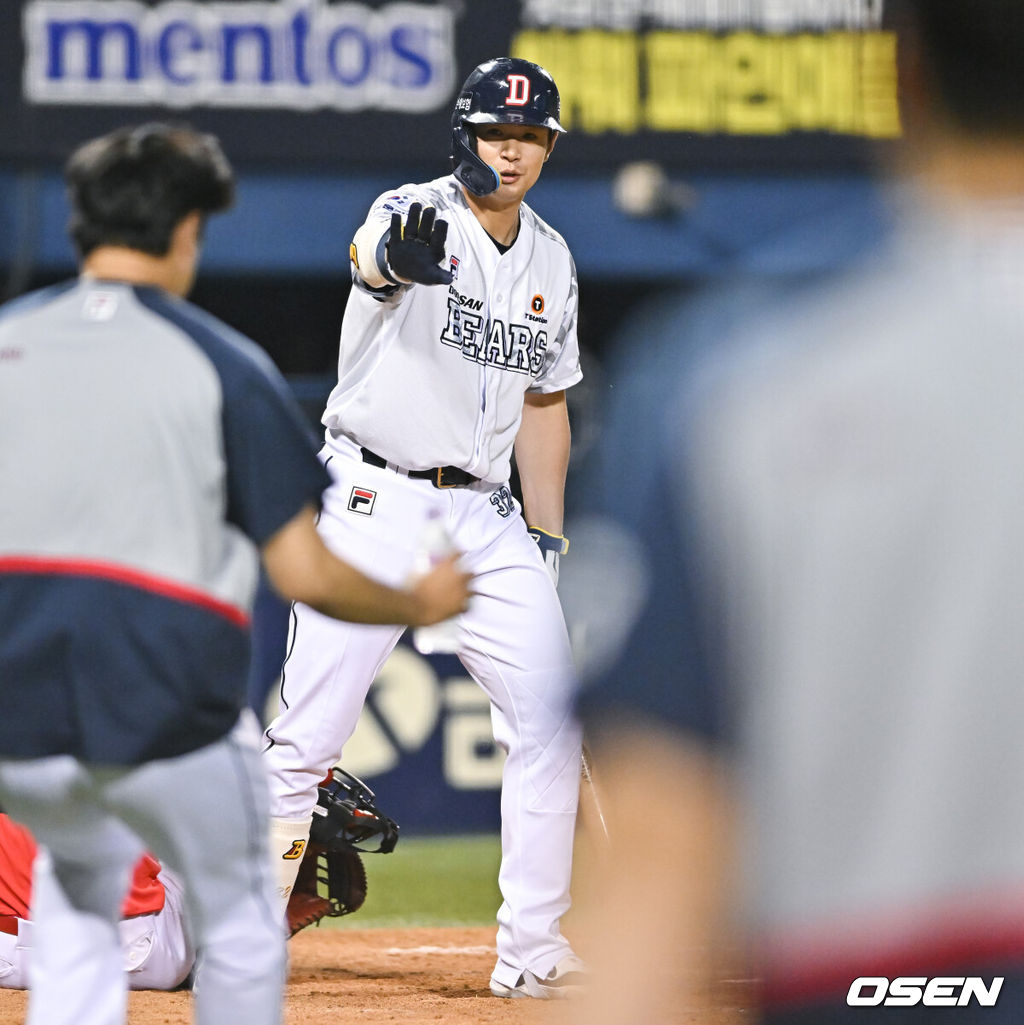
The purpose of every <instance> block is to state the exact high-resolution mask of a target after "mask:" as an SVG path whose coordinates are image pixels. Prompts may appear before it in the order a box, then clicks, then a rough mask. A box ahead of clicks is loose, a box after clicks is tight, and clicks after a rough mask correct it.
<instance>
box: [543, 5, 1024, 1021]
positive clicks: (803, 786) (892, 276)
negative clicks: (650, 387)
mask: <svg viewBox="0 0 1024 1025" xmlns="http://www.w3.org/2000/svg"><path fill="white" fill-rule="evenodd" d="M911 6H912V7H913V13H914V16H915V20H916V22H917V25H916V28H917V32H916V33H915V34H914V35H913V39H912V41H913V43H914V44H915V47H914V52H913V54H912V56H913V57H915V58H916V61H917V63H916V64H915V65H914V67H915V70H916V73H917V74H916V76H915V77H914V79H913V81H912V82H911V83H910V84H911V86H912V88H911V91H910V92H909V93H908V97H907V99H908V105H907V111H908V115H909V132H908V146H907V151H908V152H907V154H906V156H907V157H908V165H907V167H906V177H905V179H904V180H903V182H902V185H903V188H902V189H900V190H898V191H901V192H902V193H903V196H902V199H903V200H904V201H905V206H904V209H902V211H901V214H900V218H899V220H898V229H897V231H896V232H895V234H894V239H893V241H892V245H891V249H890V250H887V251H886V252H885V253H884V254H883V255H882V256H881V257H880V258H879V259H877V261H876V263H875V265H874V266H873V267H872V268H871V269H870V270H867V271H860V272H857V273H856V274H855V275H851V276H849V277H847V278H846V279H845V280H843V281H841V282H839V283H833V285H832V286H830V287H829V289H828V290H827V291H824V290H818V291H816V292H815V293H814V294H813V296H811V297H809V298H807V300H806V301H805V302H804V303H802V304H801V305H800V306H799V307H798V308H796V309H793V308H790V309H789V310H787V311H786V312H785V313H781V312H780V313H779V314H778V315H774V316H773V315H770V314H764V315H762V316H761V317H760V318H759V319H758V320H757V322H756V323H754V322H751V327H750V329H749V330H747V331H745V332H741V335H742V337H740V338H739V339H737V340H736V341H737V344H733V345H728V346H725V347H724V351H723V346H722V345H721V344H720V345H717V346H716V351H715V352H714V354H713V357H712V361H711V362H712V363H713V365H709V366H704V367H702V368H701V369H700V370H699V371H698V372H697V373H696V374H691V373H681V374H680V376H679V380H678V382H677V384H678V386H677V388H676V399H675V400H674V401H673V402H672V403H669V404H668V407H667V408H662V407H660V406H658V407H657V408H656V409H655V411H654V412H653V413H652V414H651V415H650V416H651V419H650V420H649V421H648V425H647V427H648V429H649V430H650V431H651V434H650V435H649V436H648V437H647V438H646V441H645V444H649V445H651V446H653V448H654V454H650V455H649V456H648V457H647V459H646V462H647V465H648V466H650V468H651V469H650V472H649V474H648V476H647V477H646V478H644V477H641V478H640V479H637V475H636V474H635V473H634V474H633V476H632V477H631V479H630V481H629V484H630V489H629V490H630V501H629V502H628V503H625V502H623V501H622V496H621V493H620V494H619V495H618V496H615V495H610V496H609V497H608V499H607V500H606V501H605V507H604V509H603V512H604V513H605V514H606V516H605V518H604V519H603V520H602V521H601V523H600V524H599V525H598V526H597V527H596V528H594V529H595V530H596V533H595V534H593V535H592V536H591V535H590V534H589V533H585V532H584V531H583V530H582V529H581V528H580V526H579V525H578V524H577V525H575V527H574V534H575V535H576V537H577V539H578V540H577V547H578V548H579V549H580V550H583V551H586V550H587V549H588V547H591V548H593V539H594V537H600V538H602V539H603V545H602V548H601V558H602V559H603V560H604V561H605V562H606V563H607V564H608V566H609V569H608V583H607V585H606V586H605V588H604V589H603V590H602V589H601V588H600V587H593V586H592V588H591V589H592V591H593V592H596V593H598V594H599V595H600V601H601V603H602V605H607V604H608V603H609V601H610V599H609V595H613V596H615V604H616V608H615V609H614V610H613V611H614V612H615V613H616V616H617V620H618V621H617V622H610V621H608V620H602V618H601V609H600V608H596V607H595V608H591V609H586V608H585V607H581V606H580V605H579V604H578V603H577V606H576V607H575V608H574V607H573V606H572V605H571V604H570V603H571V601H572V598H573V589H572V588H571V586H570V580H569V579H564V580H563V583H564V584H565V585H566V591H565V593H564V594H563V597H564V599H565V601H566V604H567V611H568V613H569V616H570V621H571V620H572V619H573V618H580V617H582V619H583V620H584V622H585V623H586V626H587V630H588V637H590V638H596V639H597V640H598V641H599V642H600V644H601V645H603V646H605V647H606V648H608V647H610V648H611V649H613V650H605V651H604V652H603V653H602V652H600V651H599V652H598V654H599V655H600V656H601V657H600V658H599V664H598V665H597V666H596V667H594V670H593V674H592V675H593V677H594V678H593V681H592V685H591V686H590V687H589V689H585V691H584V693H583V696H582V698H581V704H582V710H583V713H584V717H585V725H586V729H587V730H588V735H589V736H590V738H591V744H592V747H593V753H594V763H595V766H596V768H597V770H598V771H599V773H600V780H601V782H602V783H603V785H604V788H605V793H604V798H605V801H606V814H607V818H608V820H609V828H610V830H611V833H612V842H613V851H612V854H611V856H610V857H609V859H608V872H609V875H610V876H612V875H613V876H614V879H615V880H616V881H615V882H614V883H613V882H612V880H611V878H607V879H604V880H601V881H600V885H599V886H598V891H599V893H600V894H601V905H600V906H597V905H596V904H595V903H594V901H593V900H592V899H591V900H590V901H588V904H589V905H590V909H591V913H592V915H593V918H594V921H593V922H592V923H591V928H592V930H593V931H592V935H591V943H592V945H594V946H597V947H603V950H598V951H596V952H594V951H588V952H591V953H593V954H594V957H595V971H596V975H597V986H596V990H595V992H594V993H593V1000H592V1002H591V1003H590V1004H588V1005H587V1006H586V1007H585V1008H584V1009H583V1010H582V1011H581V1016H580V1018H579V1021H580V1022H586V1023H588V1025H604V1023H607V1025H611V1023H615V1025H621V1023H623V1022H629V1021H636V1022H655V1021H657V1022H660V1023H665V1022H676V1021H680V1022H681V1021H687V1022H689V1021H691V1020H701V1021H713V1022H718V1021H719V1020H722V1019H720V1018H718V1017H714V1016H711V1015H709V1014H708V1013H707V1011H706V1008H705V1013H704V1015H703V1016H701V1017H698V1018H694V1017H693V1012H694V1009H695V1008H697V1007H700V1006H701V1001H702V1000H703V1001H705V1003H706V1002H707V999H708V996H707V984H708V983H710V982H711V981H713V980H714V979H715V977H716V975H717V976H718V977H719V978H720V977H721V973H722V972H723V970H728V967H727V962H725V961H723V960H722V959H721V952H722V951H723V949H725V950H728V951H735V950H737V949H745V950H748V951H749V954H750V957H751V965H752V968H751V969H750V971H751V972H752V974H753V976H754V977H755V978H756V979H757V981H758V986H757V1002H758V1004H759V1008H758V1013H759V1014H760V1015H761V1017H762V1019H763V1020H765V1021H769V1022H772V1023H777V1025H781V1023H786V1025H796V1023H807V1025H812V1023H813V1025H835V1023H844V1022H847V1021H850V1022H856V1023H857V1025H866V1023H871V1022H875V1021H878V1022H885V1023H889V1025H891V1023H893V1022H926V1021H928V1022H930V1021H933V1020H936V1017H937V1018H938V1020H942V1021H945V1020H950V1021H956V1022H957V1023H966V1022H975V1021H978V1022H984V1023H986V1025H996V1023H1000V1022H1011V1021H1012V1022H1019V1021H1021V1020H1022V1016H1024V973H1022V966H1024V803H1022V800H1021V791H1022V789H1024V745H1022V744H1021V742H1020V729H1021V723H1022V722H1024V686H1022V679H1024V629H1022V622H1024V517H1022V515H1021V510H1022V509H1024V446H1022V444H1021V437H1022V436H1024V402H1022V396H1024V104H1022V103H1021V102H1020V95H1021V88H1020V87H1021V83H1022V74H1021V70H1020V67H1021V65H1020V54H1021V53H1022V52H1024V6H1022V5H1020V4H1019V3H1016V2H1013V0H977V2H974V3H969V4H968V3H953V2H948V0H941V2H940V0H920V2H918V3H916V4H913V5H911ZM683 341H684V340H683V339H679V344H680V345H682V344H683ZM655 343H657V339H655ZM634 359H637V356H636V354H635V353H634ZM660 370H661V371H662V372H663V371H664V367H663V366H662V367H661V368H660ZM643 374H644V370H643V369H641V370H640V371H638V378H639V380H640V381H641V382H642V381H643V379H644V378H643ZM635 384H636V381H635V380H634V382H633V385H635ZM624 390H625V391H627V392H630V382H629V381H626V382H624ZM636 390H637V389H636V388H635V387H634V388H633V393H635V391H636ZM653 406H654V404H653V403H652V404H651V406H649V407H648V408H653ZM641 429H643V427H642V426H640V425H638V424H637V412H636V407H635V406H634V408H632V409H631V410H626V409H622V410H620V411H619V419H618V420H616V419H615V418H614V417H613V420H612V423H611V426H610V430H609V431H608V440H607V442H606V444H607V445H608V446H609V447H608V449H607V450H606V451H607V458H608V466H609V467H616V466H624V465H634V464H631V463H630V462H629V459H628V452H627V451H626V450H627V449H632V448H634V447H636V446H637V433H638V430H641ZM616 445H618V446H619V447H618V448H616ZM627 505H628V508H626V509H625V510H623V507H624V506H627ZM592 558H596V556H592ZM566 576H568V575H566ZM590 583H591V585H593V580H590ZM595 605H596V603H595ZM623 622H624V623H625V624H628V626H623V625H621V624H622V623H623ZM616 630H619V632H620V633H627V634H628V635H627V636H625V637H624V639H623V640H622V643H621V644H612V643H611V642H610V640H609V638H610V637H611V635H612V634H614V632H615V631H616ZM733 794H735V801H734V798H733V796H732V795H733ZM732 808H736V809H738V814H736V815H735V816H733V814H732V811H731V809H732ZM730 820H732V823H733V824H732V825H731V826H730ZM731 863H735V864H736V866H737V868H738V871H737V872H736V874H735V875H734V874H733V873H732V871H731V869H730V865H731ZM737 880H738V881H737ZM617 893H621V894H623V896H622V897H621V898H620V899H617V898H616V897H615V894H617ZM730 925H731V926H732V927H733V928H735V929H736V931H735V932H733V933H732V934H731V936H729V933H728V932H727V926H730ZM724 936H729V938H728V939H727V940H726V941H725V942H727V943H728V947H725V946H724V944H723V937H724ZM581 947H582V943H581ZM723 966H725V967H723ZM908 977H909V978H908ZM897 979H899V980H900V981H899V982H896V980H897ZM702 984H704V985H703V987H702ZM936 1007H940V1008H941V1009H942V1010H941V1011H939V1012H938V1015H937V1012H936V1010H935V1008H936ZM745 1020H750V1015H749V1014H748V1015H746V1016H745Z"/></svg>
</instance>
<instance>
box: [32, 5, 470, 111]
mask: <svg viewBox="0 0 1024 1025" xmlns="http://www.w3.org/2000/svg"><path fill="white" fill-rule="evenodd" d="M453 22H454V15H453V12H452V8H450V7H448V6H446V5H442V4H439V5H423V4H412V3H393V4H386V5H384V6H381V7H377V8H370V7H368V6H365V5H364V4H360V3H340V4H332V5H328V4H326V3H324V2H322V0H290V2H261V0H251V2H244V3H225V2H221V3H197V2H191V0H169V2H166V3H158V4H156V5H154V6H149V5H147V4H143V3H139V2H136V0H107V2H102V0H32V2H30V3H27V4H25V6H24V8H23V35H24V44H25V61H24V72H23V76H24V77H23V95H24V96H25V98H26V99H27V100H29V101H30V102H31V103H36V104H86V105H114V106H162V107H179V108H182V107H234V108H279V109H293V110H313V109H317V108H328V109H333V110H343V111H357V110H369V109H377V110H396V111H402V112H404V113H414V112H417V111H428V110H434V109H436V108H437V107H439V106H441V105H442V104H444V103H445V102H446V101H447V99H448V97H449V96H450V94H451V93H452V90H453V88H454V87H455V85H457V83H456V82H455V76H456V68H455V56H454V48H455V42H454V35H455V33H454V24H453Z"/></svg>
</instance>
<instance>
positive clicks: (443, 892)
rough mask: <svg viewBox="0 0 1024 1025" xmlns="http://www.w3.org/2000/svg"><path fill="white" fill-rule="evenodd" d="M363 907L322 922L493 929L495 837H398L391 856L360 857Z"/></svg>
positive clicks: (375, 926) (366, 926) (497, 896)
mask: <svg viewBox="0 0 1024 1025" xmlns="http://www.w3.org/2000/svg"><path fill="white" fill-rule="evenodd" d="M362 859H363V864H364V865H365V866H366V879H367V888H366V903H365V904H363V906H362V907H361V908H360V909H359V910H358V911H357V912H355V913H354V914H351V915H345V916H343V917H342V918H329V919H324V920H323V922H322V925H331V926H334V927H335V928H338V929H383V928H388V929H393V928H408V927H410V926H450V925H493V924H494V916H495V914H496V913H497V911H498V906H499V905H500V904H501V895H500V894H499V892H498V863H499V861H500V860H501V843H500V840H499V838H498V837H497V836H480V835H473V836H445V837H407V836H403V837H402V838H401V840H399V842H398V846H397V847H396V848H395V849H394V851H393V852H392V853H391V854H364V855H362Z"/></svg>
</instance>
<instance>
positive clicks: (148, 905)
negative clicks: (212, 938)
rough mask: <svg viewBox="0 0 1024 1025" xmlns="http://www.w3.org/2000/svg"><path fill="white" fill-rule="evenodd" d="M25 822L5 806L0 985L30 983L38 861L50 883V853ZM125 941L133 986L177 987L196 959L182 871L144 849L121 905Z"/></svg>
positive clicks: (0, 848) (0, 831)
mask: <svg viewBox="0 0 1024 1025" xmlns="http://www.w3.org/2000/svg"><path fill="white" fill-rule="evenodd" d="M37 853H39V848H38V847H37V846H36V842H35V840H34V839H33V838H32V834H31V833H30V832H29V831H28V830H27V829H25V827H24V826H21V825H19V824H18V823H16V822H13V821H12V820H11V819H10V818H8V817H7V816H6V815H4V814H3V813H2V812H0V988H4V989H25V988H27V986H28V962H29V959H30V958H31V957H32V916H31V907H32V890H33V865H35V869H34V871H35V873H36V885H43V886H46V885H48V873H49V872H50V868H49V857H48V856H46V854H45V852H43V853H42V856H41V857H39V858H37ZM121 916H122V917H121V924H120V933H121V947H122V950H123V951H124V970H125V971H126V972H127V973H128V985H129V987H130V988H131V989H174V988H176V987H177V986H180V985H181V984H182V983H183V982H184V981H185V979H186V978H188V975H189V973H190V972H191V970H192V966H193V964H194V963H195V956H196V953H195V948H194V947H193V945H192V942H191V940H190V939H189V936H188V929H187V928H186V925H185V919H184V901H183V896H182V889H181V884H180V882H179V881H178V879H177V877H176V876H175V875H174V874H173V873H172V872H170V871H169V870H168V869H166V868H164V867H163V866H162V865H161V864H160V862H159V861H157V860H156V858H154V857H152V856H151V855H149V854H144V855H143V856H142V857H141V858H140V859H139V860H138V862H137V863H136V865H135V872H134V875H133V876H132V881H131V887H130V889H129V890H128V893H127V895H126V896H125V899H124V903H123V904H122V906H121Z"/></svg>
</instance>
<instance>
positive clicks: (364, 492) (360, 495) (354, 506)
mask: <svg viewBox="0 0 1024 1025" xmlns="http://www.w3.org/2000/svg"><path fill="white" fill-rule="evenodd" d="M376 501H377V492H376V491H371V490H370V489H369V488H353V489H352V494H351V495H349V496H348V511H349V512H357V513H362V514H363V515H364V516H369V515H370V513H372V512H373V503H374V502H376Z"/></svg>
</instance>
